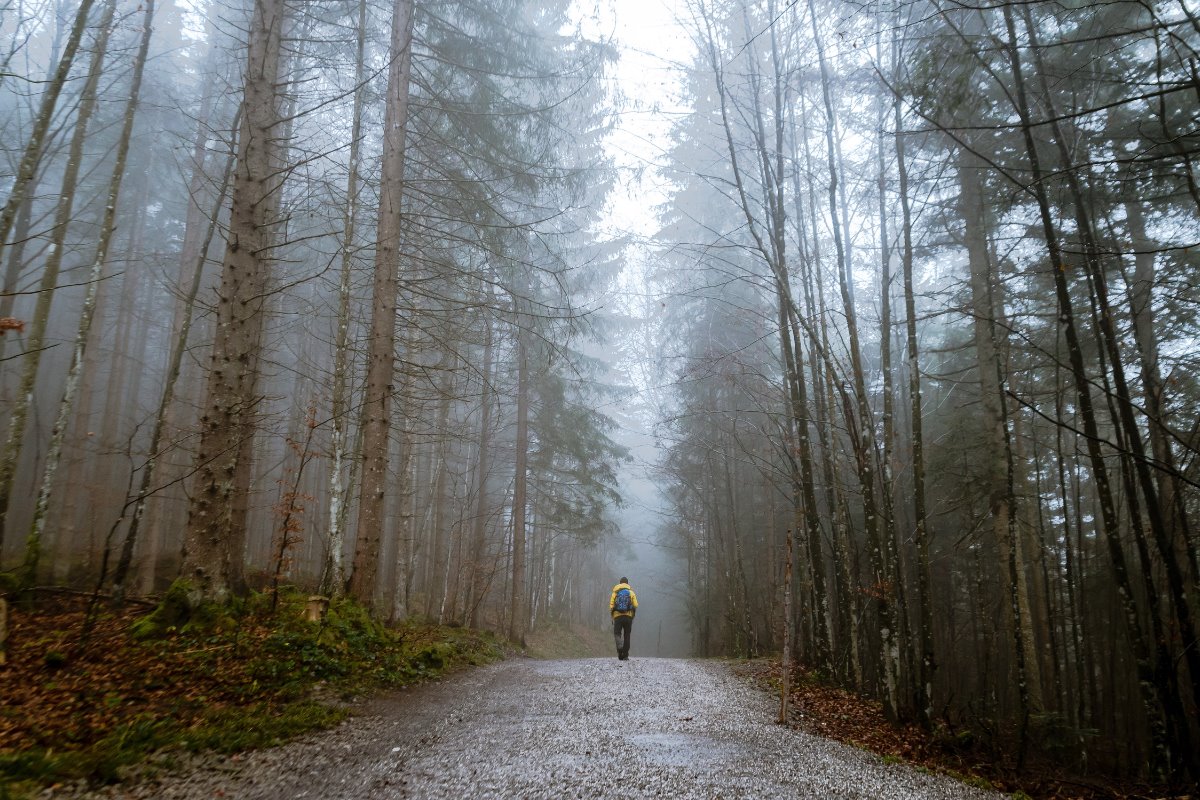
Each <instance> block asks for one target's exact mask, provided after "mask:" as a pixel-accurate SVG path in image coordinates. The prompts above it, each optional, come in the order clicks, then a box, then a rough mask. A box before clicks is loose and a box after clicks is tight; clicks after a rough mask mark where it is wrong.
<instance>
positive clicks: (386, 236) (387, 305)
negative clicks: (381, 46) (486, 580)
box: [350, 0, 413, 606]
mask: <svg viewBox="0 0 1200 800" xmlns="http://www.w3.org/2000/svg"><path fill="white" fill-rule="evenodd" d="M412 29H413V0H395V3H394V5H393V8H392V41H391V63H390V65H389V67H388V89H387V111H386V112H385V118H384V124H383V164H382V175H381V178H380V182H381V183H380V188H379V194H380V202H379V224H378V226H377V228H376V243H375V280H374V284H373V287H372V302H371V329H370V343H369V345H368V349H367V383H366V387H365V389H364V395H363V449H362V459H363V470H362V482H361V483H360V484H359V495H358V496H359V500H358V525H357V528H358V539H357V541H356V543H355V549H354V574H353V576H352V577H351V578H350V593H351V594H352V595H353V596H354V597H355V598H356V599H357V600H358V601H359V602H360V603H363V604H364V605H368V606H369V605H372V604H373V603H374V599H375V576H376V573H377V571H378V566H379V564H378V562H379V550H380V542H381V539H382V536H383V524H384V504H385V499H386V494H385V493H386V486H387V469H388V441H389V435H388V433H389V428H390V426H391V410H392V391H393V386H392V380H393V371H394V364H395V358H396V297H397V292H398V273H399V269H400V237H401V232H402V216H403V208H402V204H403V197H404V163H405V134H406V128H407V125H408V107H409V76H410V70H411V68H412Z"/></svg>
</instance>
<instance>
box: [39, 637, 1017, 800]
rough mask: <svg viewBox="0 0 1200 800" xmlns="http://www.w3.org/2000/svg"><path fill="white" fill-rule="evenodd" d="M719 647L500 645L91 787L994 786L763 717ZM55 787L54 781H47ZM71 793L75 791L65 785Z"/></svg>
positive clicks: (396, 794) (249, 790) (940, 793)
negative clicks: (576, 649)
mask: <svg viewBox="0 0 1200 800" xmlns="http://www.w3.org/2000/svg"><path fill="white" fill-rule="evenodd" d="M774 715H775V707H774V702H773V701H772V699H771V698H769V697H767V696H766V695H765V694H763V693H762V692H760V691H758V690H756V689H754V688H752V687H750V686H748V685H747V684H746V683H745V681H744V680H743V679H741V678H739V677H737V676H735V675H733V674H732V673H731V671H730V669H729V667H728V666H727V665H725V664H722V663H719V662H710V661H690V660H676V659H654V658H651V659H631V660H629V661H624V662H619V661H617V660H616V659H615V658H613V659H586V660H576V661H532V660H526V659H521V660H510V661H505V662H503V663H500V664H495V665H492V666H489V667H484V668H479V669H474V670H470V671H467V672H463V673H460V674H458V675H456V676H453V677H451V678H447V679H445V680H442V681H439V682H436V683H431V684H427V685H425V686H421V687H417V688H415V689H409V690H407V691H402V692H398V693H395V694H394V695H389V696H385V697H381V698H377V699H375V700H373V701H371V702H370V703H369V705H368V706H367V707H366V708H365V709H364V711H363V713H360V714H359V715H357V716H355V717H353V718H352V719H350V720H348V721H346V722H344V723H343V724H342V725H340V726H339V727H337V728H335V729H333V730H331V731H326V732H324V733H319V734H315V735H311V736H308V737H306V738H304V739H302V740H299V741H296V742H293V743H291V744H288V745H285V746H282V747H276V748H273V749H270V750H264V751H259V752H255V753H250V754H246V755H244V756H240V757H237V758H222V759H214V758H211V757H210V758H208V759H206V760H202V761H200V762H199V763H197V764H195V765H192V766H191V767H190V768H189V769H187V770H185V771H183V772H180V773H177V774H173V775H170V776H167V777H161V778H158V779H155V780H148V781H145V782H143V783H140V784H135V785H126V786H121V787H110V788H108V789H105V790H104V791H102V792H99V793H94V794H92V795H89V796H90V797H93V798H116V797H128V798H163V799H164V800H168V799H170V798H214V797H226V798H246V800H256V799H259V798H262V799H264V800H265V799H267V798H270V799H271V800H274V799H276V798H278V799H279V800H283V799H284V798H288V799H289V800H290V799H291V798H321V799H322V800H332V799H333V798H347V799H349V798H355V799H356V800H357V799H359V798H363V799H365V798H370V799H371V800H376V799H378V800H388V799H390V798H454V799H455V800H474V798H509V797H513V798H555V800H557V798H599V797H624V798H649V797H668V798H871V800H886V799H888V798H897V799H901V798H903V799H905V800H907V799H908V798H954V799H955V800H971V799H972V798H978V799H979V800H983V798H997V797H1000V795H996V794H991V793H987V792H982V791H979V790H977V789H973V788H970V787H967V786H965V785H963V784H960V783H957V782H955V781H952V780H950V779H947V778H942V777H937V776H931V775H926V774H923V773H920V772H917V771H916V770H913V769H910V768H908V767H903V766H898V765H888V764H884V763H883V762H882V761H881V760H880V759H879V758H877V757H875V756H873V755H870V754H868V753H866V752H864V751H860V750H857V749H855V748H853V747H848V746H846V745H843V744H840V743H838V742H834V741H830V740H827V739H821V738H819V737H815V736H810V735H808V734H804V733H800V732H797V731H794V730H789V729H786V728H782V727H780V726H778V725H776V724H774ZM52 796H58V795H52ZM76 796H78V795H76Z"/></svg>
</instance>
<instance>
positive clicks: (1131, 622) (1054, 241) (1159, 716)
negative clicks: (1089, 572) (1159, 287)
mask: <svg viewBox="0 0 1200 800" xmlns="http://www.w3.org/2000/svg"><path fill="white" fill-rule="evenodd" d="M1002 10H1003V15H1004V23H1005V28H1006V31H1007V34H1008V36H1007V40H1006V41H1005V42H1004V43H1003V44H1004V46H1005V49H1006V50H1007V55H1008V59H1009V66H1010V69H1011V71H1012V76H1013V88H1014V90H1015V99H1016V111H1017V113H1018V115H1019V118H1020V126H1021V133H1022V135H1023V137H1024V140H1025V152H1026V157H1027V159H1028V161H1029V166H1030V183H1031V186H1032V192H1033V194H1034V196H1035V198H1036V200H1037V204H1038V211H1039V216H1040V218H1041V223H1042V232H1043V235H1044V236H1045V239H1046V248H1047V251H1048V255H1049V259H1050V272H1051V274H1052V277H1053V279H1054V290H1055V295H1056V298H1057V300H1058V310H1059V321H1060V324H1061V325H1062V328H1063V333H1064V334H1065V336H1066V340H1067V354H1068V360H1069V363H1070V366H1071V374H1072V377H1073V378H1074V382H1075V393H1076V398H1077V400H1078V406H1079V416H1080V418H1081V419H1082V421H1083V432H1084V437H1085V441H1086V444H1087V451H1088V459H1089V462H1090V464H1091V468H1092V479H1093V481H1094V483H1095V488H1096V495H1097V500H1098V501H1099V505H1100V517H1101V532H1102V534H1103V536H1104V540H1105V543H1106V545H1107V547H1108V552H1109V558H1110V559H1111V561H1112V566H1113V577H1114V578H1115V579H1116V588H1117V593H1118V596H1119V598H1120V604H1121V609H1122V612H1123V616H1124V621H1125V625H1126V629H1127V632H1128V635H1129V641H1130V645H1131V646H1132V647H1133V650H1134V653H1133V655H1134V660H1135V664H1136V668H1137V682H1138V687H1139V690H1140V693H1141V697H1142V704H1143V706H1144V709H1145V712H1146V718H1147V720H1148V721H1149V725H1150V735H1151V741H1152V750H1153V752H1152V771H1153V772H1155V773H1156V774H1157V775H1159V776H1162V775H1163V773H1164V771H1165V770H1168V769H1170V765H1172V764H1173V763H1175V757H1174V756H1173V755H1172V752H1171V745H1170V741H1169V737H1168V736H1167V733H1166V726H1165V720H1164V716H1163V715H1164V711H1165V709H1166V705H1165V704H1166V703H1167V702H1168V698H1166V697H1164V696H1163V694H1162V687H1160V686H1159V685H1158V683H1157V681H1156V676H1155V670H1154V666H1153V656H1152V654H1151V649H1150V646H1149V643H1148V642H1147V640H1146V637H1145V633H1144V631H1143V630H1142V625H1141V622H1140V620H1139V618H1138V607H1137V600H1136V599H1135V597H1134V594H1133V590H1132V586H1131V582H1130V579H1129V570H1128V566H1127V564H1126V561H1125V552H1124V548H1123V546H1122V543H1121V535H1120V521H1119V519H1118V517H1117V510H1116V505H1115V503H1114V501H1113V493H1112V486H1111V483H1110V482H1109V475H1108V465H1107V464H1106V463H1105V455H1104V452H1103V450H1102V448H1101V439H1100V431H1099V425H1098V424H1097V421H1096V411H1095V407H1094V405H1093V403H1092V397H1091V382H1090V380H1089V378H1088V374H1087V370H1086V368H1085V367H1084V363H1083V348H1082V345H1081V342H1080V337H1079V331H1078V329H1077V328H1076V325H1075V311H1074V303H1073V301H1072V299H1071V292H1070V287H1069V286H1068V284H1067V272H1066V270H1067V266H1066V263H1065V262H1064V261H1063V257H1062V250H1061V248H1060V246H1059V242H1058V231H1057V229H1056V228H1055V225H1054V219H1053V216H1052V214H1051V211H1050V201H1049V198H1048V194H1047V191H1046V186H1045V183H1044V181H1043V178H1044V173H1043V170H1042V166H1041V159H1040V156H1039V154H1038V151H1037V145H1036V142H1035V141H1034V138H1033V125H1032V117H1031V115H1030V110H1029V103H1028V100H1027V97H1026V92H1025V80H1024V69H1023V67H1022V65H1021V57H1020V53H1019V52H1018V50H1017V33H1016V26H1015V24H1014V22H1013V14H1012V9H1011V8H1009V7H1007V6H1005V7H1004V8H1003V9H1002Z"/></svg>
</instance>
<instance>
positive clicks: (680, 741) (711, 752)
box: [626, 733, 738, 769]
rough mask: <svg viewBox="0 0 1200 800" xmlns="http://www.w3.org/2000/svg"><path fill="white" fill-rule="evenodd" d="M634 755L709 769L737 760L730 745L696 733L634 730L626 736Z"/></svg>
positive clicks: (664, 763)
mask: <svg viewBox="0 0 1200 800" xmlns="http://www.w3.org/2000/svg"><path fill="white" fill-rule="evenodd" d="M626 739H627V740H628V741H629V742H631V743H632V744H633V745H634V746H635V748H636V749H637V751H638V755H639V756H641V758H642V759H644V760H645V761H647V762H648V763H650V764H657V765H660V766H664V767H692V768H694V769H695V768H699V769H711V768H713V767H716V766H720V765H722V764H724V763H727V762H728V763H732V762H735V761H737V760H738V749H737V748H736V747H734V746H733V745H731V744H729V743H727V742H722V741H719V740H717V739H714V738H713V737H711V736H706V735H704V734H698V733H635V734H632V735H630V736H627V737H626Z"/></svg>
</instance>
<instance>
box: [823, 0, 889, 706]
mask: <svg viewBox="0 0 1200 800" xmlns="http://www.w3.org/2000/svg"><path fill="white" fill-rule="evenodd" d="M808 11H809V17H810V20H811V22H812V34H813V42H814V43H815V45H816V48H817V62H818V66H819V68H820V73H821V96H822V99H823V102H824V105H825V122H826V124H825V147H826V160H827V162H828V169H829V187H828V188H829V214H830V220H831V222H832V230H833V244H834V250H835V252H836V254H837V273H838V278H839V284H840V288H841V294H842V308H843V310H844V312H845V315H846V341H847V344H848V346H849V350H850V372H851V378H852V380H853V385H854V399H855V401H856V407H851V406H850V404H849V403H845V404H844V405H845V413H846V415H847V417H846V424H847V425H848V426H849V427H850V435H851V443H852V445H853V450H854V456H855V462H856V466H857V468H858V479H859V485H860V487H861V489H862V496H863V525H864V527H865V528H866V533H867V546H868V548H869V550H870V556H871V571H872V574H873V580H874V582H875V585H874V587H873V588H872V590H871V595H872V597H873V599H874V600H875V611H876V614H877V615H878V617H879V629H880V652H879V658H880V674H881V678H882V681H881V683H882V685H881V687H880V689H881V691H880V694H881V700H882V701H883V707H884V713H885V714H886V715H887V716H888V718H889V719H892V720H895V719H897V718H898V707H897V696H896V695H897V685H896V683H897V678H898V676H897V667H898V662H899V653H898V651H897V641H896V640H897V633H898V632H897V630H896V608H895V594H894V590H895V587H893V586H891V585H890V570H889V568H888V564H887V563H886V557H887V547H886V545H885V542H884V540H883V534H882V533H881V531H880V529H879V528H880V525H879V523H880V520H879V510H878V506H877V503H876V498H875V465H874V463H873V461H874V455H873V452H872V451H873V440H872V436H873V433H874V431H873V423H872V414H871V408H870V403H869V400H868V397H867V388H866V379H865V376H864V374H863V366H862V353H861V350H860V347H859V336H858V315H857V313H856V312H855V307H854V298H853V296H852V291H851V284H852V278H851V275H850V265H849V263H848V262H847V257H846V245H845V241H844V238H843V234H844V233H845V231H844V228H843V220H842V215H841V213H840V211H841V204H840V202H839V197H840V195H841V191H840V190H839V182H838V167H837V164H838V162H837V148H836V147H835V144H834V126H835V124H836V116H835V113H834V108H833V95H832V87H831V80H830V77H829V67H828V64H827V63H826V59H825V46H824V43H823V40H822V38H821V34H820V31H819V29H818V26H817V11H816V4H815V3H814V2H813V0H808Z"/></svg>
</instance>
